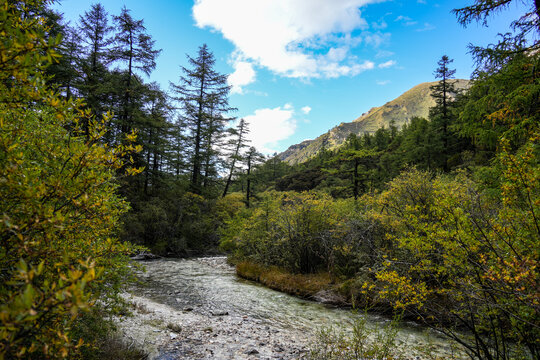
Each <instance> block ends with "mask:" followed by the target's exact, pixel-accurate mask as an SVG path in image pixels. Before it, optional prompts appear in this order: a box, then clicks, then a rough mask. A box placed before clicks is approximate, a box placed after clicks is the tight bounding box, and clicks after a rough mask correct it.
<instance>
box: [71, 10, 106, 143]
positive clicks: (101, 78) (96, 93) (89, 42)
mask: <svg viewBox="0 0 540 360" xmlns="http://www.w3.org/2000/svg"><path fill="white" fill-rule="evenodd" d="M108 18H109V14H108V13H107V12H106V11H105V8H104V7H103V6H102V5H101V4H99V3H97V4H94V5H92V7H91V8H90V11H87V12H85V13H84V15H83V16H80V17H79V27H78V32H79V34H80V36H81V39H82V43H83V46H82V48H83V59H82V61H81V69H82V82H81V84H79V86H78V87H79V89H80V90H81V95H82V96H83V97H84V98H85V102H86V104H87V106H88V108H90V109H91V110H92V113H93V114H94V115H96V116H98V117H101V115H102V114H103V113H104V110H103V104H104V103H105V101H104V100H105V99H104V97H105V96H104V88H105V86H106V85H105V84H106V82H107V81H106V78H107V74H108V70H107V66H106V65H107V56H108V54H109V51H110V48H109V46H110V45H111V43H112V38H111V37H110V33H111V31H112V27H111V26H109V19H108ZM84 130H85V132H86V134H87V136H88V124H84Z"/></svg>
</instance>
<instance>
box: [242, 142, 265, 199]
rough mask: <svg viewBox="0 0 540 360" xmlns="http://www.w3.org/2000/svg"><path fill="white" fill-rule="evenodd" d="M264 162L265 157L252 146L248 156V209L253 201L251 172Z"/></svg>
mask: <svg viewBox="0 0 540 360" xmlns="http://www.w3.org/2000/svg"><path fill="white" fill-rule="evenodd" d="M263 160H264V155H263V154H261V153H260V152H258V151H257V149H255V147H253V146H251V147H250V148H249V150H248V152H247V154H246V166H247V168H246V207H248V208H249V207H250V201H251V180H252V179H251V172H252V170H253V167H255V166H256V165H257V164H259V163H260V162H262V161H263Z"/></svg>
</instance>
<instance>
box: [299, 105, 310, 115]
mask: <svg viewBox="0 0 540 360" xmlns="http://www.w3.org/2000/svg"><path fill="white" fill-rule="evenodd" d="M301 110H302V112H303V113H304V114H306V115H307V114H309V113H310V112H311V107H310V106H304V107H303V108H302V109H301Z"/></svg>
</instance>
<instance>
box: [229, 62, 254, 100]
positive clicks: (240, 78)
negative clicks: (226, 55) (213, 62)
mask: <svg viewBox="0 0 540 360" xmlns="http://www.w3.org/2000/svg"><path fill="white" fill-rule="evenodd" d="M233 66H234V72H233V73H232V74H230V75H229V77H228V79H227V82H228V83H229V85H230V86H231V87H232V88H231V94H243V92H244V91H243V87H244V86H246V85H249V84H251V83H252V82H254V81H255V70H253V64H251V63H249V62H247V61H237V62H235V63H234V65H233Z"/></svg>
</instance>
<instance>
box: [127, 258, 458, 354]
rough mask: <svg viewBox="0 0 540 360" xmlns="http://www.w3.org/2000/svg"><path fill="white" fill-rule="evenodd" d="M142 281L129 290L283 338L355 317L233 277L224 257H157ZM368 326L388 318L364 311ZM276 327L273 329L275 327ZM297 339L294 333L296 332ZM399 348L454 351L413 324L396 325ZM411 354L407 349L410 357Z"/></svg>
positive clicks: (349, 323)
mask: <svg viewBox="0 0 540 360" xmlns="http://www.w3.org/2000/svg"><path fill="white" fill-rule="evenodd" d="M144 265H145V267H146V272H145V273H142V274H141V279H142V282H141V284H140V285H137V287H136V288H135V289H133V291H132V292H133V293H135V294H136V295H137V296H142V297H144V298H148V299H151V300H152V301H154V302H156V303H160V304H164V305H167V306H169V307H170V308H173V309H176V310H178V311H182V312H183V313H186V312H187V311H189V312H190V313H193V315H194V316H195V315H197V316H208V317H212V316H216V315H225V316H226V317H229V318H231V319H242V318H243V319H244V320H245V319H253V321H254V322H256V323H257V324H259V325H261V324H262V325H264V326H265V327H264V328H263V329H267V330H268V331H269V332H270V333H271V332H274V333H277V332H278V331H279V334H280V335H279V336H287V334H288V333H293V332H294V333H295V334H305V339H306V340H307V339H312V338H313V334H315V333H316V331H317V329H320V328H322V327H330V326H332V327H341V328H343V329H345V330H347V329H350V328H351V327H352V323H353V322H354V320H355V317H358V316H366V315H364V314H354V313H353V312H351V311H350V310H348V309H341V308H335V307H332V306H327V305H323V304H320V303H317V302H313V301H308V300H303V299H300V298H297V297H294V296H290V295H287V294H284V293H281V292H278V291H274V290H271V289H269V288H266V287H264V286H262V285H259V284H257V283H255V282H252V281H248V280H244V279H241V278H239V277H238V276H236V274H235V270H234V268H233V267H230V266H229V265H227V264H226V259H225V258H224V257H214V258H198V259H161V260H154V261H149V262H145V263H144ZM367 321H368V326H369V327H372V328H374V327H383V326H385V324H387V322H388V321H389V320H388V319H386V318H384V317H379V316H372V315H367ZM276 329H277V330H276ZM296 336H297V337H298V335H296ZM397 342H398V344H400V345H399V346H403V347H406V348H408V349H413V348H415V347H417V346H423V347H426V346H430V347H432V348H433V351H434V352H435V353H436V354H437V355H439V356H442V357H444V358H447V357H448V358H449V357H450V355H451V354H452V353H453V351H452V348H451V346H450V344H449V342H447V341H446V339H444V338H442V337H441V336H439V335H438V334H436V333H434V332H433V331H431V330H426V329H423V328H421V327H419V326H416V325H414V324H412V323H403V324H401V325H399V331H398V335H397ZM413 354H415V352H414V350H410V355H411V356H412V355H413Z"/></svg>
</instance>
